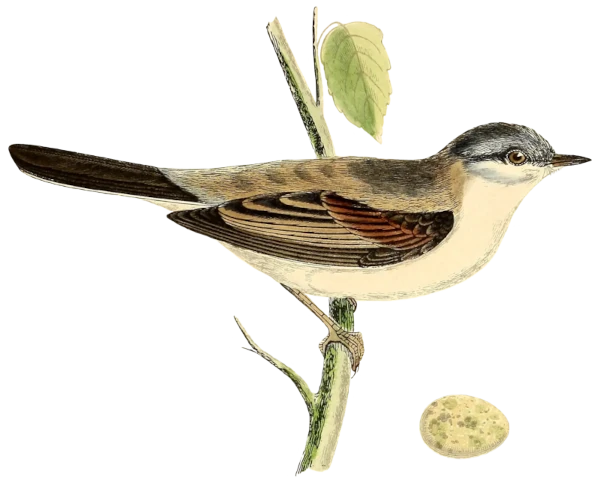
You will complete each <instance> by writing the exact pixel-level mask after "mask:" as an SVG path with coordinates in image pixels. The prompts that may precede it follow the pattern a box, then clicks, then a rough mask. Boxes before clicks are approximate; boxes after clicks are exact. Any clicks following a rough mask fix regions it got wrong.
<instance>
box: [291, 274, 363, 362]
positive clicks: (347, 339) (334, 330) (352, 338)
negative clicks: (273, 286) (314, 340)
mask: <svg viewBox="0 0 600 483" xmlns="http://www.w3.org/2000/svg"><path fill="white" fill-rule="evenodd" d="M282 285H283V284H282ZM283 288H285V289H286V290H287V291H288V292H290V293H291V294H292V295H293V296H294V297H296V298H297V299H298V300H299V301H300V302H302V304H303V305H304V306H306V307H307V308H308V309H309V310H310V311H311V312H312V313H313V314H315V315H316V316H317V317H318V318H319V320H320V321H321V322H323V323H324V324H325V326H326V327H327V330H329V334H327V337H325V339H323V340H322V341H321V343H320V344H319V349H320V350H321V352H322V353H323V355H324V354H325V349H326V348H327V345H328V344H329V343H330V342H340V343H341V344H342V345H344V346H345V347H346V348H347V349H348V351H349V352H350V355H351V357H352V370H353V371H354V372H356V370H357V369H358V366H359V365H360V361H361V359H362V357H363V355H364V353H365V346H364V343H363V339H362V334H361V333H360V332H347V331H346V330H344V329H343V328H342V327H340V326H339V324H337V323H336V322H335V320H333V319H332V318H331V317H329V316H328V315H327V314H325V313H324V312H323V311H322V310H321V309H320V308H319V307H317V306H316V305H315V304H314V303H313V302H312V300H310V299H309V298H308V297H307V296H306V295H304V294H303V293H302V292H300V291H298V290H296V289H295V288H291V287H288V286H286V285H283ZM349 300H351V301H352V302H353V306H354V310H356V301H355V300H354V299H349Z"/></svg>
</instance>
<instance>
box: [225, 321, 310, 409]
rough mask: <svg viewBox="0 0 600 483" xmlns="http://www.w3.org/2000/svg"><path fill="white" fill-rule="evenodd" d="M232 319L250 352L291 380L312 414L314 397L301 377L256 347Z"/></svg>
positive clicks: (239, 323) (241, 326) (240, 325)
mask: <svg viewBox="0 0 600 483" xmlns="http://www.w3.org/2000/svg"><path fill="white" fill-rule="evenodd" d="M233 318H234V319H235V322H236V324H237V325H238V327H239V328H240V330H241V331H242V334H244V337H245V338H246V340H247V341H248V344H250V346H251V347H252V349H254V350H253V351H250V352H255V353H256V354H258V355H259V356H261V357H262V358H263V359H264V360H266V361H267V362H270V363H271V364H273V365H274V366H275V367H276V368H277V369H279V370H280V371H281V372H283V373H284V374H285V375H286V376H287V377H289V378H290V379H291V380H292V382H293V383H294V385H295V386H296V388H297V389H298V391H300V395H301V396H302V399H304V402H305V403H306V407H307V408H308V413H309V414H312V412H313V406H314V400H315V395H314V394H313V393H312V391H311V390H310V388H309V387H308V384H306V381H305V380H304V379H302V377H300V376H299V375H298V374H297V373H296V372H295V371H294V370H293V369H292V368H291V367H289V366H287V365H285V364H284V363H283V362H281V361H280V360H278V359H275V357H273V356H272V355H270V354H269V353H267V352H265V351H264V350H262V349H261V348H260V347H259V346H258V344H257V343H256V342H254V341H253V340H252V337H250V334H248V332H247V331H246V329H244V326H243V325H242V323H241V322H240V321H239V319H238V318H237V317H235V316H234V317H233ZM244 349H245V347H244ZM247 350H250V349H247Z"/></svg>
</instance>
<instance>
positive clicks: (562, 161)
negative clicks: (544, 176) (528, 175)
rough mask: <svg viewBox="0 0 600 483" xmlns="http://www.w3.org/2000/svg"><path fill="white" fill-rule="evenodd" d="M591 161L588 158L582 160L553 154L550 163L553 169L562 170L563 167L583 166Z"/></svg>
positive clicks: (576, 157)
mask: <svg viewBox="0 0 600 483" xmlns="http://www.w3.org/2000/svg"><path fill="white" fill-rule="evenodd" d="M588 161H591V159H590V158H584V157H583V156H574V155H572V154H555V155H554V157H553V158H552V161H550V164H551V165H552V167H553V168H562V167H563V166H575V165H576V164H583V163H587V162H588Z"/></svg>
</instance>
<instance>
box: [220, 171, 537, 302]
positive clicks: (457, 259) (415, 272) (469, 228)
mask: <svg viewBox="0 0 600 483" xmlns="http://www.w3.org/2000/svg"><path fill="white" fill-rule="evenodd" d="M535 184H536V183H527V184H525V183H519V184H516V185H512V186H511V185H509V186H507V185H504V184H498V183H490V182H487V181H485V180H484V179H483V178H478V177H477V178H473V179H472V180H470V181H469V182H468V184H467V185H466V187H465V193H464V200H463V206H462V209H461V210H460V211H459V213H455V221H454V228H453V229H452V231H451V232H450V234H449V235H448V237H447V238H446V239H445V240H444V241H443V242H442V243H440V245H439V246H438V247H436V248H435V249H434V250H432V251H431V252H429V253H427V254H425V255H423V256H422V257H420V258H417V259H414V260H410V261H406V262H403V263H400V264H398V265H394V266H390V267H384V268H348V267H339V268H330V267H323V266H321V265H313V264H307V263H301V262H296V261H291V260H284V259H280V258H275V257H271V256H268V255H262V254H259V253H255V252H252V251H249V250H245V249H242V248H237V247H234V246H231V245H228V244H226V243H224V244H223V245H225V246H226V247H227V248H228V249H229V250H231V251H232V252H233V253H235V254H236V255H237V256H238V257H240V258H241V259H242V260H244V261H246V262H247V263H249V264H250V265H252V266H253V267H255V268H257V269H258V270H260V271H262V272H264V273H266V274H267V275H269V276H271V277H272V278H274V279H275V280H277V281H278V282H280V283H282V284H284V285H288V286H290V287H294V288H296V289H298V290H301V291H303V292H305V293H307V294H312V295H320V296H324V297H343V296H346V297H354V298H355V299H357V300H396V299H403V298H410V297H417V296H420V295H426V294H428V293H431V292H435V291H438V290H442V289H444V288H448V287H451V286H452V285H455V284H457V283H459V282H462V281H463V280H465V279H466V278H468V277H470V276H471V275H473V274H474V273H476V272H477V271H478V270H480V269H481V268H482V267H483V266H484V265H485V264H486V263H487V262H488V261H489V260H490V259H491V258H492V256H493V255H494V253H495V252H496V250H497V248H498V245H499V244H500V241H501V240H502V237H503V236H504V233H505V232H506V229H507V228H508V224H509V222H510V219H511V217H512V215H513V213H514V211H515V210H516V208H517V206H518V205H519V203H520V202H521V200H522V199H523V197H524V196H525V195H526V194H527V193H528V192H529V191H530V190H531V188H532V187H533V186H534V185H535Z"/></svg>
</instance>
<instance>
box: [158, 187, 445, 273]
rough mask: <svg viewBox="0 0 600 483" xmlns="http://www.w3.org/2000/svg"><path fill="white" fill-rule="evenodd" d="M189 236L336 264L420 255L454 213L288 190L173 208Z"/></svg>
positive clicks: (435, 242) (380, 262)
mask: <svg viewBox="0 0 600 483" xmlns="http://www.w3.org/2000/svg"><path fill="white" fill-rule="evenodd" d="M169 218H170V219H171V220H173V221H175V222H176V223H178V224H180V225H182V226H184V227H186V228H189V229H190V230H192V231H195V232H197V233H201V234H203V235H206V236H209V237H211V238H214V239H216V240H219V241H222V242H226V243H229V244H231V245H234V246H237V247H240V248H245V249H248V250H252V251H255V252H258V253H263V254H265V255H271V256H274V257H279V258H286V259H290V260H298V261H303V262H308V263H316V264H320V265H329V266H339V267H344V266H345V267H380V266H387V265H393V264H397V263H401V262H403V261H404V260H408V259H412V258H417V257H419V256H421V255H423V254H424V253H426V252H427V251H429V250H431V249H432V248H434V247H435V246H437V245H438V244H439V243H440V242H441V241H442V240H443V239H444V238H445V237H446V235H447V234H448V233H449V232H450V230H451V229H452V224H453V215H452V212H449V211H445V212H438V213H403V212H399V211H380V210H375V209H372V208H370V207H368V206H367V205H365V204H363V203H360V202H357V201H352V200H348V199H346V198H342V197H341V196H338V195H336V194H334V193H329V192H314V193H286V194H278V195H270V196H258V197H252V198H246V199H241V200H234V201H230V202H227V203H224V204H222V205H220V206H217V207H211V208H200V209H196V210H187V211H175V212H173V213H170V214H169Z"/></svg>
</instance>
